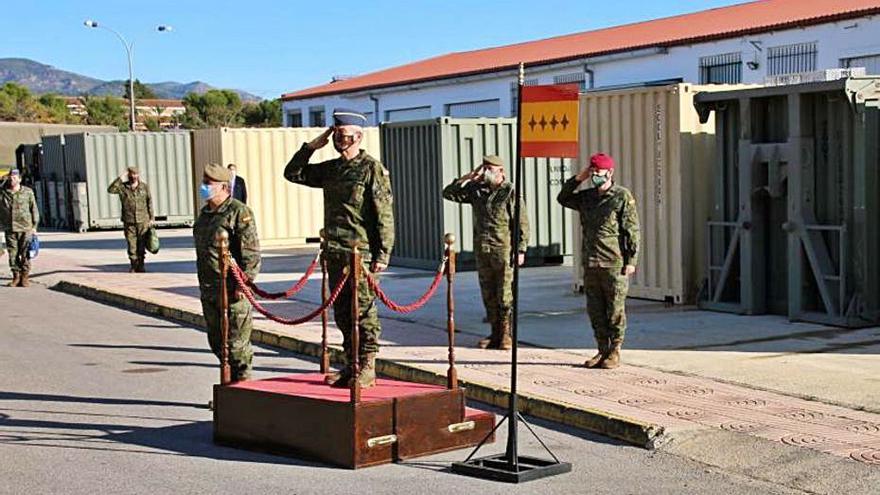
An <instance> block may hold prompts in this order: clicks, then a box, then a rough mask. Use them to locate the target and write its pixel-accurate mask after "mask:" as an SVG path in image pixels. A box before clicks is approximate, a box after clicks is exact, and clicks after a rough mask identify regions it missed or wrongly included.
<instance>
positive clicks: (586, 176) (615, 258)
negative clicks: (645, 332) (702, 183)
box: [556, 153, 640, 369]
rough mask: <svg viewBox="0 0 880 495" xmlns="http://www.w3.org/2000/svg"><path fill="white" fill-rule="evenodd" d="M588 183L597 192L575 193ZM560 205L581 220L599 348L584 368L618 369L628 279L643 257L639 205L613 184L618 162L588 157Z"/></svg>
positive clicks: (562, 193) (591, 312)
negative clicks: (640, 249) (615, 165)
mask: <svg viewBox="0 0 880 495" xmlns="http://www.w3.org/2000/svg"><path fill="white" fill-rule="evenodd" d="M587 180H589V181H590V183H591V185H592V186H593V187H591V188H588V189H584V190H581V191H577V189H578V187H579V186H580V185H581V183H582V182H584V181H587ZM556 199H557V201H559V203H560V204H562V206H564V207H566V208H571V209H573V210H576V211H578V212H579V213H580V216H581V232H582V233H583V236H582V237H583V239H582V246H581V250H582V251H583V263H584V292H586V294H587V313H588V314H589V316H590V323H591V324H592V326H593V334H594V335H595V337H596V345H597V347H598V352H597V353H596V355H595V356H593V357H592V358H590V359H588V360H587V361H586V362H585V363H584V366H586V367H587V368H602V369H612V368H617V367H618V366H619V365H620V349H621V347H622V346H623V338H624V336H625V333H626V295H627V292H628V291H629V277H630V276H632V274H634V273H635V271H636V263H637V262H638V256H639V237H640V234H639V215H638V210H637V209H636V200H635V198H634V197H633V195H632V193H631V192H630V191H629V190H628V189H626V188H625V187H621V186H618V185H617V184H615V183H614V160H613V159H612V158H611V157H610V156H608V155H606V154H604V153H597V154H595V155H593V156H592V157H590V165H589V167H587V168H585V169H584V170H582V171H581V172H580V173H579V174H577V175H576V176H574V177H572V178H570V179H568V180H567V181H566V182H565V184H564V185H563V186H562V191H560V192H559V196H558V197H557V198H556Z"/></svg>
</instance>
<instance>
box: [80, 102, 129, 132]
mask: <svg viewBox="0 0 880 495" xmlns="http://www.w3.org/2000/svg"><path fill="white" fill-rule="evenodd" d="M80 101H81V102H82V104H83V106H84V107H85V109H86V113H87V114H88V115H86V119H85V120H86V124H93V125H115V126H116V127H117V128H119V130H120V131H127V130H128V113H127V110H126V108H125V105H124V104H123V102H122V100H120V99H119V98H114V97H112V96H103V97H101V96H83V97H82V98H80Z"/></svg>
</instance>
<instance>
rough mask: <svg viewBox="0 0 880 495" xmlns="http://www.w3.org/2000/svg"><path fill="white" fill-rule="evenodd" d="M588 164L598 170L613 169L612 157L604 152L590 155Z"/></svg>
mask: <svg viewBox="0 0 880 495" xmlns="http://www.w3.org/2000/svg"><path fill="white" fill-rule="evenodd" d="M590 166H591V167H595V168H598V169H599V170H612V169H614V159H613V158H611V157H610V156H608V155H606V154H605V153H596V154H595V155H593V156H591V157H590Z"/></svg>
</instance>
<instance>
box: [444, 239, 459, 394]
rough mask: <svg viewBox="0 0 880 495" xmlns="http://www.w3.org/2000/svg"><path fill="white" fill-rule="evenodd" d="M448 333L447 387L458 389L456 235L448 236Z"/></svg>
mask: <svg viewBox="0 0 880 495" xmlns="http://www.w3.org/2000/svg"><path fill="white" fill-rule="evenodd" d="M444 241H445V242H446V332H447V334H448V337H449V369H448V370H446V387H447V388H449V389H450V390H454V389H456V388H458V371H456V369H455V294H454V293H453V289H452V287H453V284H454V282H455V247H454V245H455V234H446V237H445V238H444Z"/></svg>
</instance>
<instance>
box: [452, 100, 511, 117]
mask: <svg viewBox="0 0 880 495" xmlns="http://www.w3.org/2000/svg"><path fill="white" fill-rule="evenodd" d="M444 113H445V114H446V116H447V117H455V118H473V117H500V116H501V100H499V99H497V98H496V99H494V100H480V101H465V102H460V103H449V104H447V105H446V111H445V112H444Z"/></svg>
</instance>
